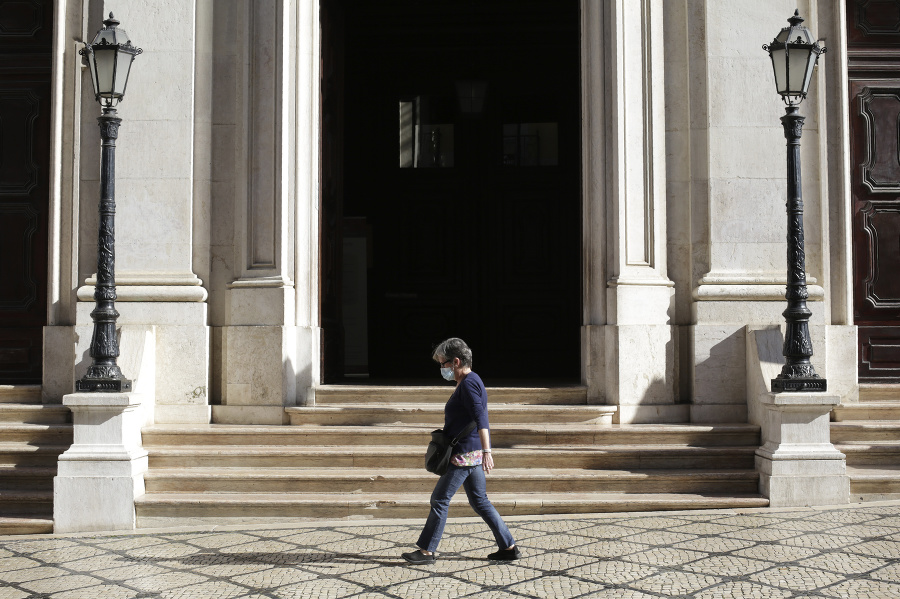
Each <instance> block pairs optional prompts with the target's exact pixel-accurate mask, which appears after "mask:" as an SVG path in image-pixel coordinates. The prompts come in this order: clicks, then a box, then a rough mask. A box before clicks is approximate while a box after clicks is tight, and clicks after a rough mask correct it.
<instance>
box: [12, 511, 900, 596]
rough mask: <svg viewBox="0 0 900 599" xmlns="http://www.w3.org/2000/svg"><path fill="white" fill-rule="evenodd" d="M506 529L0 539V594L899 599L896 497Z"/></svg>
mask: <svg viewBox="0 0 900 599" xmlns="http://www.w3.org/2000/svg"><path fill="white" fill-rule="evenodd" d="M508 524H509V525H510V528H511V530H512V532H513V534H514V535H515V536H516V538H517V540H518V541H519V544H520V545H521V547H522V548H523V551H524V557H523V559H521V560H518V561H516V562H511V563H504V562H501V563H495V562H490V561H488V560H487V559H486V558H485V556H486V555H487V553H489V552H491V551H493V550H494V541H493V536H492V535H491V533H490V531H488V530H487V528H486V527H485V526H484V525H483V524H482V523H481V522H480V521H473V520H454V521H452V522H451V523H450V524H449V525H448V527H447V529H446V533H445V539H444V542H443V543H442V544H441V547H440V549H439V551H440V553H439V559H438V561H437V563H436V564H435V565H433V566H409V565H407V564H406V563H405V562H404V561H403V560H402V559H401V558H400V553H401V552H403V551H408V550H410V549H411V547H412V543H413V542H415V539H416V538H417V537H418V534H419V531H420V529H421V526H422V522H419V521H393V522H380V523H366V522H352V521H346V522H337V523H321V524H313V523H308V522H305V523H299V524H295V525H287V524H285V525H280V526H267V527H255V528H254V527H253V526H246V527H240V528H233V527H229V529H228V530H224V531H217V532H210V531H209V530H205V531H190V530H187V531H183V530H180V531H165V532H152V531H151V532H146V533H136V534H115V535H65V536H43V537H41V536H35V537H28V538H23V537H0V599H69V598H71V599H107V598H109V599H150V598H154V599H156V598H163V599H195V598H196V599H257V598H258V599H263V598H265V599H288V598H290V599H293V598H298V599H299V598H303V599H319V598H328V599H343V598H348V599H407V598H410V599H411V598H418V597H429V598H435V599H438V598H442V597H445V598H447V599H463V598H464V599H538V598H540V599H543V598H545V597H553V598H554V599H663V598H666V599H668V598H678V599H685V598H698V599H769V598H772V599H802V598H809V599H836V598H838V597H841V598H844V597H850V598H853V599H857V598H859V599H888V598H891V599H895V598H897V597H900V502H896V503H886V504H879V505H869V506H853V507H849V508H844V509H827V510H826V509H823V510H815V509H806V510H782V511H779V510H750V511H746V512H734V511H731V510H726V511H720V512H699V513H698V512H695V513H677V514H609V515H598V516H593V517H587V516H557V517H548V516H544V517H519V518H511V519H509V521H508Z"/></svg>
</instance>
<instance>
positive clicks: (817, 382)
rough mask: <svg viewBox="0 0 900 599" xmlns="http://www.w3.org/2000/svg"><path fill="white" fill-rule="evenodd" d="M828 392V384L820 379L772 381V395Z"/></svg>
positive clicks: (777, 379)
mask: <svg viewBox="0 0 900 599" xmlns="http://www.w3.org/2000/svg"><path fill="white" fill-rule="evenodd" d="M827 390H828V382H827V381H826V380H825V379H823V378H820V377H816V378H796V379H782V378H775V379H772V393H785V392H794V393H803V392H809V393H812V392H822V391H827Z"/></svg>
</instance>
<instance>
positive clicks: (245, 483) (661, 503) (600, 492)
mask: <svg viewBox="0 0 900 599" xmlns="http://www.w3.org/2000/svg"><path fill="white" fill-rule="evenodd" d="M450 392H451V389H450V388H449V387H407V388H399V387H380V388H379V387H344V386H340V387H339V386H335V387H324V388H319V389H317V394H316V403H317V405H316V407H310V408H288V409H287V411H288V414H289V416H290V419H291V424H292V425H291V426H243V425H205V426H192V425H156V426H152V427H147V428H145V429H144V430H143V432H142V437H143V444H144V448H145V449H146V450H147V451H148V452H149V454H150V470H149V472H148V473H147V475H146V476H145V483H146V490H147V492H146V494H145V495H143V496H142V497H140V498H138V500H137V502H136V510H137V518H138V526H139V527H145V528H146V527H162V526H182V525H192V524H210V523H238V522H244V521H254V522H261V521H268V522H286V521H297V520H303V519H311V518H329V519H330V518H419V519H423V520H424V518H425V516H426V515H427V513H428V498H429V496H430V494H431V490H432V488H433V486H434V483H435V481H436V477H435V476H434V475H433V474H429V473H428V472H426V471H425V470H424V468H423V461H424V460H423V454H424V450H425V446H426V445H427V443H428V440H429V438H430V436H429V433H430V432H431V430H433V429H435V428H438V427H440V426H441V424H442V423H443V405H444V403H445V402H446V400H447V398H448V397H449V395H450ZM489 396H490V399H491V404H490V418H491V429H492V441H493V446H494V449H495V452H494V457H495V460H496V462H497V464H498V467H497V468H496V469H495V470H494V472H493V473H492V474H491V475H490V476H489V478H488V490H489V496H490V497H491V500H492V502H493V503H494V505H495V506H496V507H497V509H498V510H499V511H500V513H501V514H504V515H513V514H549V513H595V512H611V511H641V510H644V511H645V510H667V509H673V510H674V509H691V508H696V509H704V508H725V507H759V506H765V505H768V500H766V499H765V498H764V497H762V496H760V495H759V494H758V475H757V473H756V471H755V469H754V451H755V450H756V448H757V447H758V446H759V429H758V427H755V426H751V425H746V424H734V425H631V426H625V425H621V426H620V425H613V424H611V420H612V416H613V413H614V408H611V407H610V406H593V405H588V404H587V400H586V391H585V389H584V388H581V387H571V388H552V389H512V388H504V389H501V388H495V389H489ZM451 515H453V516H463V515H472V513H471V509H470V508H469V507H468V505H467V504H466V500H465V494H464V493H460V494H458V495H457V497H455V498H454V501H453V503H452V504H451Z"/></svg>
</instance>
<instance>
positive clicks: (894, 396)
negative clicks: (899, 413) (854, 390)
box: [859, 383, 900, 403]
mask: <svg viewBox="0 0 900 599" xmlns="http://www.w3.org/2000/svg"><path fill="white" fill-rule="evenodd" d="M859 401H860V402H861V403H862V402H870V401H874V402H885V401H888V402H889V401H897V402H900V385H886V384H879V383H863V384H861V385H860V386H859Z"/></svg>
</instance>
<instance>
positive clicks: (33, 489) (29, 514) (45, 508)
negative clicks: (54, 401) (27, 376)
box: [0, 385, 72, 535]
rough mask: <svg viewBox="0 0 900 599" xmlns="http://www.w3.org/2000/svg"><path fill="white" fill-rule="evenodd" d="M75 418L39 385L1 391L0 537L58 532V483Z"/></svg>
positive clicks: (0, 387) (70, 440)
mask: <svg viewBox="0 0 900 599" xmlns="http://www.w3.org/2000/svg"><path fill="white" fill-rule="evenodd" d="M71 422H72V416H71V412H70V411H69V409H68V408H66V407H64V406H61V405H54V406H50V405H42V404H41V387H40V386H39V385H24V386H23V385H16V386H0V535H8V534H38V533H49V532H53V477H54V476H56V462H57V459H58V458H59V454H61V453H62V452H64V451H65V450H66V449H68V448H69V445H71V444H72V424H71Z"/></svg>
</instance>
